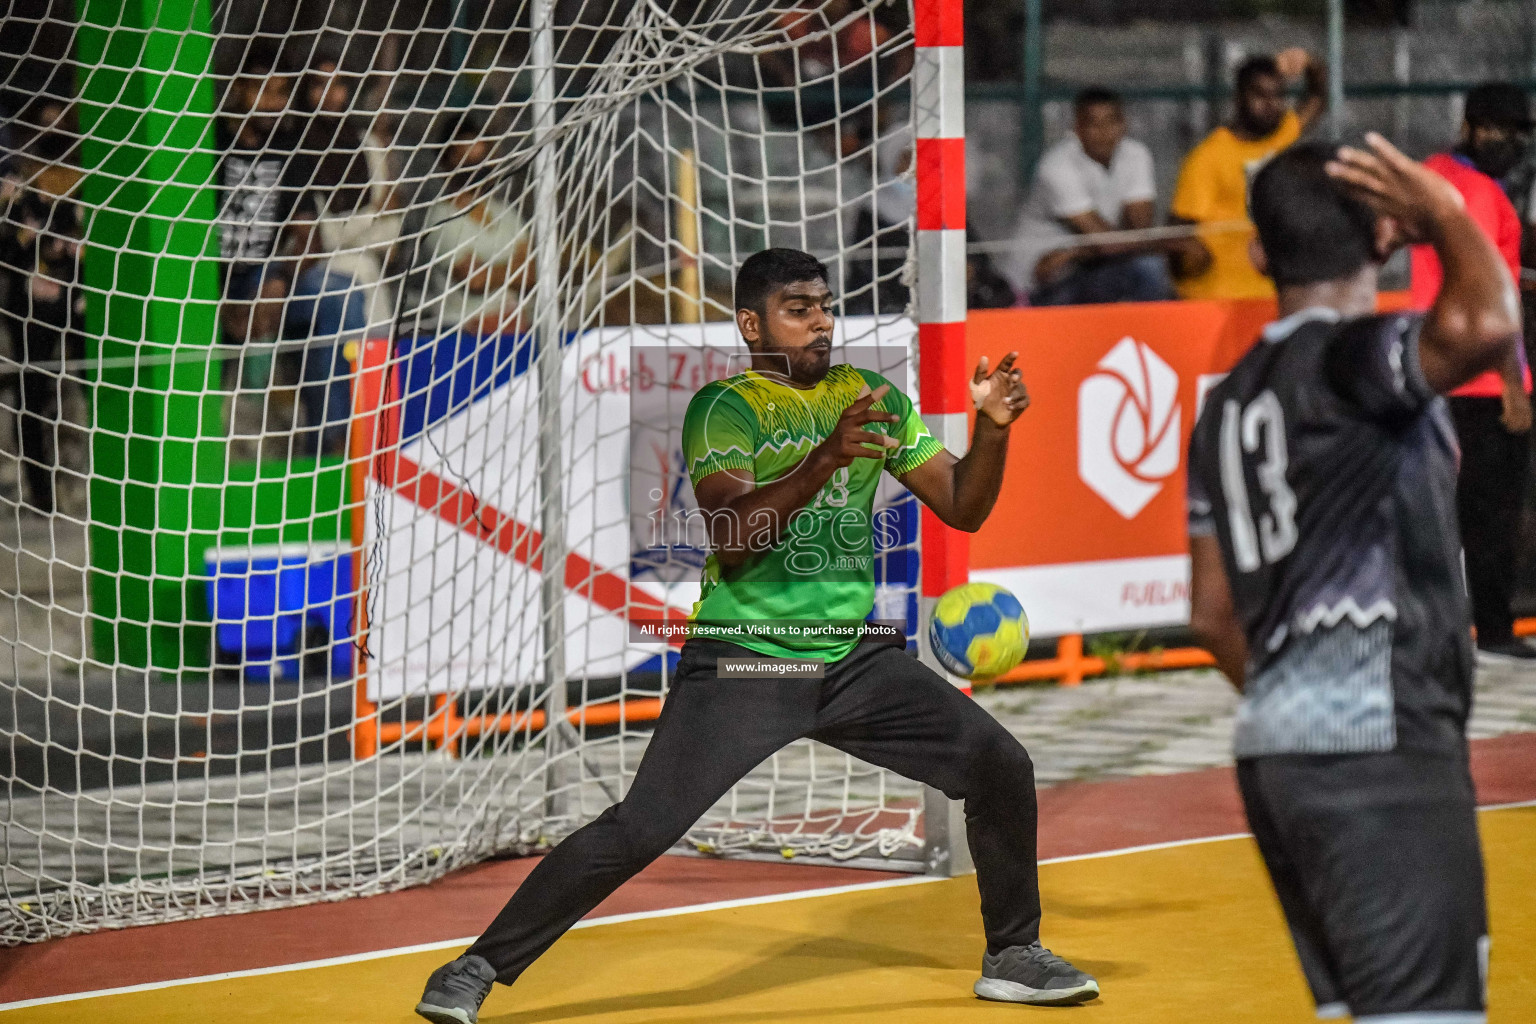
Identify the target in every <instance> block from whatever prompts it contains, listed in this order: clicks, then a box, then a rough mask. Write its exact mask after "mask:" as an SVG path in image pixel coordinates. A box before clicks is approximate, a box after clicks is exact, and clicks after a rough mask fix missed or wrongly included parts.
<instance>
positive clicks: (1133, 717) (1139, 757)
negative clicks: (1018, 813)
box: [976, 666, 1536, 785]
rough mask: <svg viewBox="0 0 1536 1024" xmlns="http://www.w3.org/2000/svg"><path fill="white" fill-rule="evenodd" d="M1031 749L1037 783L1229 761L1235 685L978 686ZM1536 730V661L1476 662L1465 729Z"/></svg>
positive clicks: (1490, 732)
mask: <svg viewBox="0 0 1536 1024" xmlns="http://www.w3.org/2000/svg"><path fill="white" fill-rule="evenodd" d="M976 700H977V701H978V702H979V703H980V704H981V705H982V706H984V707H985V708H987V710H989V711H991V712H992V713H993V714H994V715H996V716H997V717H998V719H999V720H1000V721H1002V722H1003V724H1004V725H1006V726H1007V727H1008V728H1009V730H1010V731H1011V732H1012V733H1013V734H1014V735H1015V736H1017V737H1018V738H1019V739H1020V740H1021V741H1022V742H1023V743H1024V745H1025V746H1026V747H1027V748H1028V749H1029V752H1030V756H1031V757H1033V758H1034V761H1035V773H1036V778H1037V779H1038V780H1039V783H1040V784H1041V785H1052V784H1055V783H1059V782H1067V781H1072V780H1090V779H1108V778H1117V777H1121V776H1127V775H1164V774H1168V773H1172V772H1184V771H1193V770H1195V769H1199V768H1210V767H1213V766H1216V765H1225V764H1231V763H1232V716H1233V713H1234V711H1235V709H1236V707H1237V694H1236V692H1235V691H1233V689H1232V687H1231V686H1230V685H1228V683H1227V681H1226V678H1225V677H1223V676H1222V675H1221V674H1219V673H1218V672H1216V671H1214V670H1211V669H1202V670H1197V671H1187V672H1162V673H1156V674H1147V675H1135V676H1111V677H1108V678H1102V679H1091V680H1088V681H1087V682H1084V683H1083V684H1082V685H1081V686H1073V687H1067V686H1056V685H1048V684H1035V685H1027V686H995V687H991V688H988V689H984V690H980V691H978V692H977V694H976ZM1511 732H1536V667H1531V668H1525V667H1520V666H1516V667H1506V666H1498V667H1488V668H1483V669H1480V670H1479V672H1478V678H1477V699H1476V703H1475V704H1474V706H1473V714H1472V722H1471V725H1470V727H1469V729H1468V733H1469V734H1470V735H1471V736H1472V738H1474V739H1483V738H1485V737H1488V736H1499V735H1503V734H1504V733H1511Z"/></svg>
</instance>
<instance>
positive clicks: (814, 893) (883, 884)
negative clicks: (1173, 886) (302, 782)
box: [0, 800, 1536, 1013]
mask: <svg viewBox="0 0 1536 1024" xmlns="http://www.w3.org/2000/svg"><path fill="white" fill-rule="evenodd" d="M1521 807H1536V800H1522V801H1518V802H1516V803H1509V804H1491V805H1489V806H1487V807H1479V808H1478V810H1479V811H1507V810H1513V809H1516V808H1521ZM1250 835H1251V833H1248V832H1229V833H1226V834H1225V835H1219V836H1199V837H1197V838H1195V839H1175V840H1172V841H1171V842H1166V843H1147V844H1145V845H1143V846H1125V847H1121V848H1119V849H1116V850H1101V851H1098V852H1095V853H1074V854H1070V855H1068V856H1065V857H1050V858H1047V859H1046V860H1042V861H1041V862H1040V865H1041V866H1042V867H1044V866H1045V865H1047V864H1068V863H1072V862H1075V861H1083V860H1099V859H1102V858H1104V857H1123V856H1126V855H1128V854H1133V853H1150V852H1152V851H1155V850H1171V849H1175V848H1177V847H1181V846H1199V845H1202V844H1204V843H1224V842H1229V841H1231V840H1233V839H1247V838H1249V836H1250ZM942 881H945V879H943V878H939V877H936V876H931V875H913V876H910V877H907V878H890V879H881V880H880V881H878V882H860V883H858V884H857V885H835V886H831V887H829V888H826V889H801V890H798V891H795V892H780V893H773V894H771V895H768V896H747V897H744V898H742V899H738V900H720V901H718V902H715V903H696V904H692V905H690V906H684V907H664V908H662V909H660V910H641V911H637V912H635V913H633V914H613V915H611V916H609V917H594V918H590V919H588V920H585V921H578V922H576V924H574V925H572V926H571V930H572V931H575V930H577V929H578V928H595V927H597V926H598V925H607V924H623V923H624V922H625V921H647V920H651V919H654V918H661V917H679V916H681V915H683V914H703V913H707V912H709V911H711V910H733V909H736V908H738V907H759V906H766V905H768V904H770V903H788V902H790V901H791V900H806V899H815V898H817V897H820V896H841V895H843V894H845V893H853V892H871V891H874V890H878V889H897V888H901V887H902V886H908V885H925V884H927V883H929V882H942ZM478 937H479V936H475V935H469V936H466V937H464V938H462V939H443V940H442V941H439V942H423V943H421V944H419V945H415V946H397V947H395V948H393V949H377V950H372V951H370V952H367V953H353V954H350V955H349V956H333V957H327V958H325V959H323V960H304V961H302V962H300V963H296V964H278V965H276V966H273V967H253V968H251V969H249V970H244V971H226V972H224V973H222V974H201V975H198V976H197V977H193V978H171V979H169V980H166V981H149V982H145V983H143V984H141V985H123V986H121V987H120V988H101V989H94V990H92V991H89V992H69V993H66V994H64V995H58V996H42V997H41V998H38V999H22V1000H18V1001H17V1002H14V1003H0V1013H4V1012H5V1011H7V1010H25V1009H27V1008H29V1007H33V1006H47V1005H49V1004H51V1003H69V1002H74V1001H76V1000H79V999H97V998H101V997H103V996H120V995H128V994H130V993H133V992H153V991H156V990H158V989H163V988H177V987H179V986H182V985H201V984H204V983H205V982H213V981H230V980H232V979H235V978H256V977H260V976H262V975H265V974H286V973H288V972H290V971H308V970H313V969H315V968H318V967H337V966H340V965H341V964H357V963H364V962H366V961H368V960H384V959H387V958H389V957H395V956H409V955H411V954H412V953H429V952H432V951H433V950H439V949H462V948H464V947H465V946H468V945H469V944H470V943H471V942H474V941H475V939H476V938H478Z"/></svg>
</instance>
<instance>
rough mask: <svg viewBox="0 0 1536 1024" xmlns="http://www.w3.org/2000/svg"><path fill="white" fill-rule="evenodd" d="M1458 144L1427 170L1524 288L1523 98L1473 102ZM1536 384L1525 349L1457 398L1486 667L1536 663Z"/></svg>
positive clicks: (1423, 286) (1424, 280)
mask: <svg viewBox="0 0 1536 1024" xmlns="http://www.w3.org/2000/svg"><path fill="white" fill-rule="evenodd" d="M1465 110H1466V115H1465V116H1466V119H1465V121H1464V123H1463V124H1462V127H1461V141H1460V142H1459V143H1458V144H1457V146H1456V148H1455V149H1454V150H1453V151H1452V152H1450V153H1439V154H1436V155H1435V156H1432V157H1430V158H1429V159H1428V160H1426V161H1425V165H1426V166H1428V167H1429V168H1431V169H1432V170H1434V171H1435V172H1437V173H1438V174H1440V175H1441V176H1442V177H1444V178H1445V179H1446V180H1448V181H1449V182H1450V183H1451V184H1452V185H1454V186H1455V187H1456V190H1457V191H1458V192H1460V193H1461V195H1462V198H1463V199H1465V200H1466V204H1467V212H1468V213H1469V214H1471V216H1472V219H1473V220H1474V221H1476V222H1477V224H1478V226H1479V227H1481V228H1482V229H1483V231H1484V232H1485V233H1486V234H1487V235H1488V237H1489V238H1490V239H1491V240H1492V241H1493V243H1494V244H1495V245H1496V246H1497V247H1498V249H1499V252H1500V253H1501V254H1502V255H1503V257H1504V262H1505V263H1506V264H1507V265H1508V266H1509V270H1510V273H1511V274H1513V275H1514V277H1515V280H1517V281H1518V280H1519V279H1520V218H1519V216H1518V215H1517V214H1516V213H1515V208H1514V206H1513V205H1512V204H1511V203H1510V201H1509V198H1508V197H1507V196H1506V195H1505V194H1504V190H1503V188H1501V187H1500V185H1499V182H1498V180H1497V179H1499V178H1502V177H1503V176H1504V175H1506V174H1508V173H1509V172H1510V171H1511V170H1512V169H1513V168H1514V167H1515V165H1516V164H1517V163H1519V161H1520V159H1521V158H1522V156H1523V155H1524V152H1525V147H1526V145H1527V144H1528V143H1529V141H1530V133H1531V126H1532V120H1531V113H1530V106H1529V102H1528V101H1527V99H1526V95H1525V93H1524V92H1523V91H1522V90H1520V89H1518V88H1516V87H1515V86H1513V85H1508V84H1506V83H1502V82H1492V83H1488V84H1485V85H1480V86H1478V87H1477V88H1475V89H1473V90H1472V91H1471V92H1469V93H1468V94H1467V102H1466V108H1465ZM1412 259H1413V278H1412V281H1413V283H1412V295H1413V306H1414V308H1415V309H1428V308H1429V307H1430V306H1431V305H1432V304H1433V303H1434V301H1435V296H1436V295H1437V294H1438V293H1439V291H1440V278H1441V272H1440V260H1439V257H1437V256H1436V255H1435V252H1434V249H1432V248H1431V247H1430V246H1427V245H1418V246H1414V248H1413V251H1412ZM1530 388H1531V374H1530V370H1529V368H1528V367H1527V366H1526V365H1525V350H1524V346H1516V350H1515V352H1514V354H1513V355H1512V357H1511V359H1510V361H1509V362H1508V363H1507V364H1506V365H1505V366H1503V367H1502V368H1500V369H1499V370H1497V371H1489V372H1488V373H1485V374H1483V375H1482V376H1481V377H1476V378H1474V379H1473V380H1472V381H1470V382H1469V383H1467V384H1465V385H1463V386H1462V387H1460V388H1457V389H1456V390H1455V391H1453V392H1451V397H1450V406H1451V417H1452V419H1453V420H1454V421H1455V423H1456V434H1457V438H1458V440H1459V441H1460V443H1461V471H1460V475H1459V476H1458V478H1457V494H1456V498H1457V505H1458V512H1459V515H1460V519H1461V543H1462V548H1463V550H1464V552H1465V557H1466V569H1467V587H1468V590H1469V591H1470V592H1471V597H1472V619H1473V622H1474V623H1475V624H1476V625H1477V650H1478V656H1479V658H1480V659H1483V660H1489V661H1493V660H1497V661H1503V660H1507V659H1521V660H1529V659H1536V648H1532V647H1530V646H1529V645H1527V644H1525V643H1524V642H1522V641H1520V640H1517V639H1515V635H1514V632H1513V627H1514V614H1513V612H1512V610H1511V608H1510V601H1511V598H1512V597H1513V595H1514V589H1515V567H1516V564H1517V562H1518V559H1519V552H1520V546H1519V543H1520V521H1521V504H1522V502H1523V500H1524V497H1525V480H1526V469H1527V466H1528V464H1529V462H1530V447H1529V439H1530V429H1531V399H1530Z"/></svg>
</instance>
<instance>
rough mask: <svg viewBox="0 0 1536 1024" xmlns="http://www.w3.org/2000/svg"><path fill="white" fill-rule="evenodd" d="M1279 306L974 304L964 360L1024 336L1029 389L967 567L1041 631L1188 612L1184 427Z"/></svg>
mask: <svg viewBox="0 0 1536 1024" xmlns="http://www.w3.org/2000/svg"><path fill="white" fill-rule="evenodd" d="M1382 298H1383V302H1382V305H1383V306H1384V307H1387V306H1392V307H1396V306H1399V305H1400V304H1401V302H1402V299H1401V297H1400V296H1398V295H1395V294H1394V295H1384V296H1383V297H1382ZM1274 316H1275V304H1274V301H1273V300H1243V301H1230V302H1219V301H1210V302H1158V303H1138V304H1117V305H1105V306H1073V307H1053V308H1036V309H1013V310H981V311H976V312H973V313H971V314H970V316H969V317H968V319H967V330H966V339H967V348H968V350H969V357H970V361H971V363H972V364H973V365H974V363H975V361H976V360H977V359H979V358H980V357H982V356H986V357H987V358H988V359H990V360H992V363H993V365H996V362H997V360H998V359H1000V358H1001V357H1002V356H1004V355H1006V354H1007V353H1008V352H1010V351H1017V352H1018V353H1019V361H1018V365H1019V368H1020V369H1021V370H1022V371H1023V375H1024V382H1025V384H1026V386H1027V387H1028V388H1029V393H1030V399H1031V401H1030V408H1029V411H1028V412H1027V413H1025V414H1024V416H1023V417H1022V418H1021V419H1020V420H1019V421H1018V422H1017V423H1016V424H1015V425H1014V428H1013V435H1012V438H1011V440H1010V444H1009V449H1008V470H1007V474H1006V476H1005V478H1004V481H1003V490H1002V494H1001V496H1000V497H999V499H998V503H997V507H996V508H995V509H994V510H993V512H992V515H991V517H990V518H989V519H988V520H987V522H986V525H985V526H983V527H982V529H981V531H980V532H979V533H977V534H976V535H975V537H973V538H972V541H971V578H972V579H974V580H982V581H987V582H992V583H998V584H1001V585H1003V586H1006V587H1008V588H1009V589H1011V590H1012V591H1013V592H1014V593H1015V594H1017V595H1018V597H1019V599H1020V601H1021V602H1023V604H1024V607H1025V609H1026V610H1027V611H1028V613H1029V616H1030V623H1031V627H1032V629H1033V631H1034V632H1035V633H1036V634H1037V635H1041V636H1057V635H1061V634H1064V633H1081V632H1103V631H1108V630H1118V629H1134V628H1140V627H1147V626H1161V625H1177V624H1182V623H1184V622H1187V621H1188V618H1189V557H1188V543H1187V532H1186V524H1185V505H1184V458H1185V450H1186V448H1187V446H1188V443H1189V435H1190V431H1191V430H1192V429H1193V427H1194V424H1195V418H1196V416H1197V415H1198V410H1199V407H1200V404H1201V400H1202V399H1203V397H1204V394H1205V392H1206V390H1208V389H1209V388H1210V386H1211V385H1212V384H1214V383H1215V382H1216V381H1218V380H1220V379H1221V376H1222V375H1223V374H1225V373H1226V371H1227V370H1229V369H1230V368H1231V367H1232V366H1233V364H1235V363H1236V362H1237V360H1238V359H1239V358H1241V356H1242V355H1243V353H1244V352H1246V351H1247V350H1248V348H1249V347H1250V346H1251V345H1252V344H1253V343H1254V341H1255V340H1256V339H1257V337H1258V334H1259V331H1260V330H1261V329H1262V328H1263V326H1264V325H1265V324H1266V323H1268V322H1269V321H1270V320H1272V319H1274Z"/></svg>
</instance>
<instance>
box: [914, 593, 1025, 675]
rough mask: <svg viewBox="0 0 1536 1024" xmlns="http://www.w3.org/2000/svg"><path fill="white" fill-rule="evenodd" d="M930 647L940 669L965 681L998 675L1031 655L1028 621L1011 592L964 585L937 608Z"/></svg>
mask: <svg viewBox="0 0 1536 1024" xmlns="http://www.w3.org/2000/svg"><path fill="white" fill-rule="evenodd" d="M928 645H929V646H930V647H932V648H933V654H934V657H936V658H938V659H939V664H941V665H943V666H944V668H945V669H947V670H948V671H950V672H953V673H954V674H955V675H957V676H964V677H965V678H967V679H990V678H992V677H993V676H1000V675H1002V674H1003V673H1004V672H1007V671H1008V670H1009V669H1011V668H1013V667H1014V666H1015V665H1017V664H1018V663H1019V662H1021V661H1023V660H1024V652H1025V651H1027V650H1029V617H1028V616H1026V615H1025V614H1024V606H1023V605H1021V604H1019V599H1018V598H1016V597H1014V596H1013V594H1011V593H1010V592H1009V591H1007V590H1005V589H1004V588H1002V587H999V586H997V585H996V584H992V583H962V584H961V585H960V586H958V587H955V588H954V589H953V590H950V591H949V592H948V593H946V594H945V595H944V596H943V597H941V598H939V603H938V604H937V605H935V606H934V609H933V619H932V620H931V621H930V622H929V623H928Z"/></svg>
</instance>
